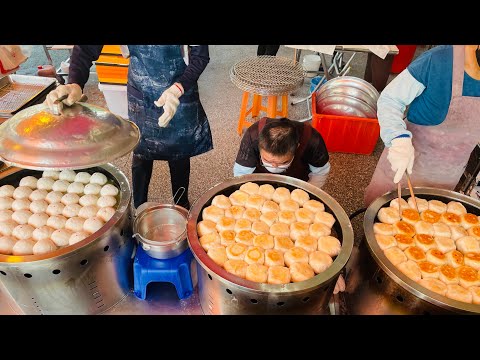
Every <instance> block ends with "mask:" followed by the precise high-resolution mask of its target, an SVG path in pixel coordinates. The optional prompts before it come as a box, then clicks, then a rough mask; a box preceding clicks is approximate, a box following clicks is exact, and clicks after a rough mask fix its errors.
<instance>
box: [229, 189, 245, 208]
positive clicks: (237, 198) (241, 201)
mask: <svg viewBox="0 0 480 360" xmlns="http://www.w3.org/2000/svg"><path fill="white" fill-rule="evenodd" d="M249 196H250V195H248V194H247V193H246V192H245V191H241V190H235V191H234V192H233V193H232V194H230V196H229V197H228V198H229V199H230V202H231V203H232V205H236V206H245V203H246V202H247V200H248V197H249Z"/></svg>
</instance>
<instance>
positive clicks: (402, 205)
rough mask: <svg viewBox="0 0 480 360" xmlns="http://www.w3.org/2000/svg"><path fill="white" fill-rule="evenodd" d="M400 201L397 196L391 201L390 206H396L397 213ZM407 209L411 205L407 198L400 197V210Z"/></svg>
mask: <svg viewBox="0 0 480 360" xmlns="http://www.w3.org/2000/svg"><path fill="white" fill-rule="evenodd" d="M398 201H399V199H398V198H395V199H393V200H392V201H390V207H391V208H394V209H395V210H396V211H397V213H398ZM405 209H410V206H409V205H408V203H407V202H406V201H405V199H402V198H400V211H402V210H405Z"/></svg>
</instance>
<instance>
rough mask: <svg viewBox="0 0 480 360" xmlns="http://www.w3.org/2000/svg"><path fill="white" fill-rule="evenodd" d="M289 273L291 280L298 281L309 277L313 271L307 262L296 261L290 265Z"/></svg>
mask: <svg viewBox="0 0 480 360" xmlns="http://www.w3.org/2000/svg"><path fill="white" fill-rule="evenodd" d="M290 275H291V278H292V281H293V282H300V281H305V280H308V279H311V278H312V277H314V276H315V272H314V271H313V269H312V267H311V266H310V265H309V264H308V262H296V263H294V264H292V266H290Z"/></svg>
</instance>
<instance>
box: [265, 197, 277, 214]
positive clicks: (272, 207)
mask: <svg viewBox="0 0 480 360" xmlns="http://www.w3.org/2000/svg"><path fill="white" fill-rule="evenodd" d="M270 211H274V212H278V211H280V206H278V204H277V203H276V202H275V201H272V200H267V201H265V202H264V203H263V205H262V213H267V212H270Z"/></svg>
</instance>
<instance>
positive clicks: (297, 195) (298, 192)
mask: <svg viewBox="0 0 480 360" xmlns="http://www.w3.org/2000/svg"><path fill="white" fill-rule="evenodd" d="M290 198H291V199H292V200H294V201H296V202H297V203H298V205H300V206H303V204H305V203H306V202H307V201H308V200H310V195H308V193H307V192H306V191H304V190H302V189H295V190H293V191H292V193H291V194H290Z"/></svg>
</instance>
